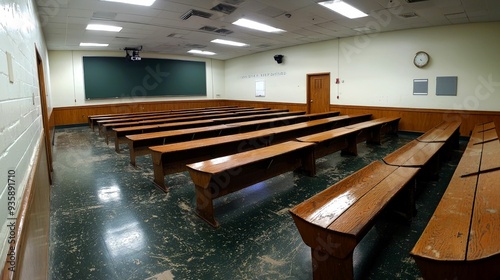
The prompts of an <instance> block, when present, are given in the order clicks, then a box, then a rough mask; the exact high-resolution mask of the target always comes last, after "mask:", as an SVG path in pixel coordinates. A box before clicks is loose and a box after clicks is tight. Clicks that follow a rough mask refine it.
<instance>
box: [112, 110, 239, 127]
mask: <svg viewBox="0 0 500 280" xmlns="http://www.w3.org/2000/svg"><path fill="white" fill-rule="evenodd" d="M226 116H234V113H224V114H215V115H203V114H200V115H197V116H185V117H180V116H176V117H168V118H157V119H152V120H151V119H150V120H142V121H135V122H117V123H114V122H112V123H106V124H102V126H104V127H120V126H132V125H147V124H154V123H163V122H165V123H166V122H169V123H172V122H181V121H190V120H192V121H194V120H204V119H210V118H216V117H226Z"/></svg>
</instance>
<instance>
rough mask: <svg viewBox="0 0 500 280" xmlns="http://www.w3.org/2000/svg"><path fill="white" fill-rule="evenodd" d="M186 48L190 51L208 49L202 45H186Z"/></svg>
mask: <svg viewBox="0 0 500 280" xmlns="http://www.w3.org/2000/svg"><path fill="white" fill-rule="evenodd" d="M186 47H188V48H190V49H203V48H206V47H207V46H205V45H200V44H186Z"/></svg>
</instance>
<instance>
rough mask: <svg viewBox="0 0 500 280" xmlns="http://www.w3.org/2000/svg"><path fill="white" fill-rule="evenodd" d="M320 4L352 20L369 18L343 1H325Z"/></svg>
mask: <svg viewBox="0 0 500 280" xmlns="http://www.w3.org/2000/svg"><path fill="white" fill-rule="evenodd" d="M318 4H320V5H321V6H323V7H326V8H328V9H330V10H332V11H334V12H336V13H339V14H341V15H343V16H345V17H348V18H350V19H354V18H360V17H366V16H368V15H367V14H365V13H363V12H362V11H360V10H358V9H357V8H354V7H353V6H351V5H349V4H347V3H346V2H344V1H342V0H333V1H324V2H319V3H318Z"/></svg>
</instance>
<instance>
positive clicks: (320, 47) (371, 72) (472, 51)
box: [225, 22, 500, 111]
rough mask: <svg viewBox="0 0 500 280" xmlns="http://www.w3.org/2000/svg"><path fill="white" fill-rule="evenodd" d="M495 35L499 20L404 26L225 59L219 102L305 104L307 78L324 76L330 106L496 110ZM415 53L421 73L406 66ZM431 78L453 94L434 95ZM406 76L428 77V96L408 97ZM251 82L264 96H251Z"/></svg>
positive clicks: (499, 106) (499, 40)
mask: <svg viewBox="0 0 500 280" xmlns="http://www.w3.org/2000/svg"><path fill="white" fill-rule="evenodd" d="M498 30H500V23H499V22H495V23H480V24H465V25H451V26H443V27H435V28H422V29H411V30H402V31H396V32H386V33H377V34H371V35H364V36H358V37H350V38H343V39H340V40H331V41H326V42H321V43H316V44H307V45H301V46H296V47H290V48H286V49H281V50H276V51H272V52H263V53H260V54H256V55H251V56H245V57H240V58H237V59H232V60H229V61H226V67H225V70H226V78H225V82H226V93H225V97H226V98H227V99H238V100H262V101H277V102H294V103H295V102H296V103H305V102H306V92H307V89H306V75H307V74H310V73H320V72H329V73H331V78H332V80H331V82H332V84H331V103H332V104H340V105H365V106H388V107H410V108H434V109H466V110H485V111H499V110H500V67H498V65H499V62H500V52H499V51H498V50H499V49H500V36H498ZM420 50H422V51H426V52H427V53H429V55H430V56H431V62H430V64H429V65H428V66H427V67H425V68H422V69H420V68H417V67H415V66H414V65H413V57H414V55H415V53H416V52H417V51H420ZM278 53H279V54H283V55H284V56H285V57H284V63H283V64H279V65H278V64H277V63H276V62H275V61H274V59H273V56H274V55H275V54H278ZM438 76H457V77H458V94H457V96H453V97H452V96H436V77H438ZM336 77H339V78H340V80H341V83H340V84H339V85H336V84H335V78H336ZM413 79H428V82H429V93H428V95H425V96H414V95H413ZM256 81H263V82H264V84H265V89H266V97H255V86H256ZM337 95H338V97H339V98H338V99H337Z"/></svg>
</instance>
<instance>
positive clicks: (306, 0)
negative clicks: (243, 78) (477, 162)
mask: <svg viewBox="0 0 500 280" xmlns="http://www.w3.org/2000/svg"><path fill="white" fill-rule="evenodd" d="M49 2H50V1H36V3H37V5H38V12H39V14H40V17H43V20H44V22H43V24H42V29H43V32H44V33H45V39H46V42H47V47H48V48H49V50H55V49H66V50H81V49H82V48H80V47H79V46H78V45H79V43H80V42H81V41H82V40H83V39H85V40H89V41H97V42H98V41H106V42H108V43H110V47H109V48H107V49H108V50H109V49H116V50H118V49H122V48H123V47H125V46H132V45H144V47H145V50H147V49H148V48H149V50H150V51H158V52H167V53H170V54H182V55H186V51H187V50H186V49H187V48H188V46H190V45H204V46H206V48H210V49H213V50H215V51H216V52H217V53H218V54H217V55H216V56H215V58H217V59H229V58H233V57H237V56H241V55H247V54H251V53H254V52H260V51H264V50H272V49H277V48H283V47H287V46H292V45H296V44H302V43H308V42H317V41H323V40H328V39H333V38H338V37H347V36H353V35H355V34H359V33H358V32H356V31H354V28H366V27H369V28H372V29H375V30H376V32H383V31H390V30H402V29H410V28H419V27H428V26H440V25H446V24H454V23H464V22H483V21H500V1H497V0H429V1H424V2H418V3H413V4H409V3H407V2H406V1H405V0H375V1H373V0H348V2H349V3H351V4H352V5H354V6H355V7H358V8H359V9H361V10H363V11H365V12H367V13H369V14H370V16H368V17H365V18H360V19H355V20H351V19H347V18H345V17H343V16H341V15H339V14H337V13H334V12H332V11H330V10H328V9H326V8H324V7H322V6H320V5H318V4H317V2H318V1H316V0H314V1H312V0H293V1H291V0H273V1H270V0H245V1H244V2H242V3H241V4H239V5H235V7H236V10H235V11H234V12H233V13H232V14H229V15H226V14H224V13H222V12H218V11H211V10H210V9H211V8H212V7H213V6H215V5H217V4H219V3H221V2H224V1H216V0H214V1H207V0H168V1H167V0H160V1H156V2H155V3H154V4H153V6H151V7H140V6H133V5H126V4H118V3H110V2H103V1H99V0H85V1H83V0H67V1H62V2H63V3H62V4H58V7H57V9H56V10H54V8H53V7H49V6H48V4H47V3H49ZM57 3H59V2H57ZM190 9H199V10H202V11H205V12H210V13H212V14H213V15H212V17H210V18H209V19H205V18H200V17H196V16H192V17H191V18H189V19H188V20H181V18H180V17H181V16H182V15H183V14H184V13H186V12H187V11H188V10H190ZM412 12H414V13H416V14H418V17H416V18H402V17H400V14H401V13H412ZM99 14H101V15H106V14H110V15H109V16H107V17H106V16H104V18H102V17H101V18H100V19H98V18H92V17H93V16H95V15H99ZM285 14H290V16H289V17H288V16H286V15H285ZM240 17H248V18H250V19H254V20H259V21H262V22H264V23H267V24H270V25H273V26H275V27H278V28H281V29H284V30H287V31H288V32H285V33H282V34H273V33H265V32H259V31H253V30H249V29H246V28H242V27H238V26H235V25H232V22H234V21H235V20H236V19H238V18H240ZM89 22H98V23H108V24H113V25H119V26H122V27H123V30H122V31H121V32H119V33H116V34H115V33H113V34H109V33H108V34H105V35H103V33H102V32H90V31H86V30H85V27H86V25H87V24H88V23H89ZM205 25H207V26H213V27H215V28H225V29H229V30H231V31H233V33H232V34H229V35H225V36H223V35H220V34H216V33H213V32H205V31H200V30H199V29H200V28H201V27H202V26H205ZM171 34H177V35H176V36H177V37H179V38H175V37H174V38H172V37H168V36H169V35H171ZM214 38H227V39H233V40H236V41H240V42H244V43H247V44H249V46H248V47H245V48H241V49H240V48H231V47H227V46H218V45H214V44H212V43H210V41H211V40H212V39H214Z"/></svg>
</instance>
